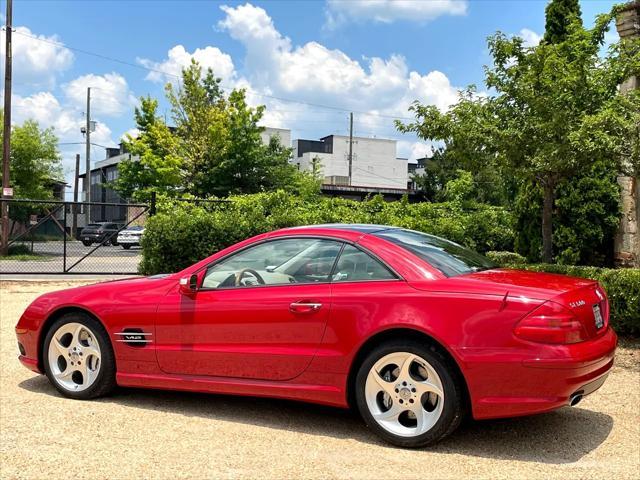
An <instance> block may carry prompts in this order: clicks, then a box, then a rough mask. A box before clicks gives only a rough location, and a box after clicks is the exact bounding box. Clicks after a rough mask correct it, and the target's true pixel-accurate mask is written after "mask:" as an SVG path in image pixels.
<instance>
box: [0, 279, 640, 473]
mask: <svg viewBox="0 0 640 480" xmlns="http://www.w3.org/2000/svg"><path fill="white" fill-rule="evenodd" d="M69 286H71V285H70V284H68V283H67V284H62V283H57V284H55V283H42V284H38V283H36V282H30V283H29V284H24V283H8V282H3V283H1V284H0V296H1V297H2V309H1V310H0V315H1V317H2V321H1V322H0V325H1V328H0V365H2V375H0V404H1V405H2V408H0V432H1V433H0V472H1V473H0V477H2V478H25V479H31V478H38V479H39V478H42V479H44V478H64V479H84V478H114V479H123V480H124V479H131V478H148V479H169V478H171V479H174V478H175V479H178V478H195V479H203V478H228V479H232V478H238V479H247V478H248V479H253V478H259V479H261V480H269V479H282V478H300V479H306V478H308V479H324V478H327V479H329V478H332V479H343V478H357V479H363V480H364V479H367V480H368V479H378V478H381V479H382V478H384V479H403V480H412V479H445V478H452V479H459V478H470V479H476V478H477V479H513V478H517V479H559V480H566V479H571V478H584V479H589V478H592V479H597V480H605V479H615V480H622V479H634V480H636V479H637V478H638V472H640V407H639V406H640V382H639V381H638V378H639V377H638V376H639V375H640V356H639V355H638V354H639V352H640V349H639V345H638V344H637V343H635V344H629V343H627V346H626V347H622V348H620V349H619V350H618V353H617V356H616V364H615V366H614V367H613V370H612V372H611V375H610V376H609V378H608V379H607V381H606V383H605V384H604V386H603V387H602V388H601V389H600V390H599V391H598V392H596V393H594V394H593V395H592V396H589V397H587V398H586V399H585V400H583V401H582V402H581V403H580V404H579V405H578V406H577V407H574V408H569V407H566V408H563V409H561V410H558V411H556V412H554V413H550V414H546V415H537V416H533V417H525V418H516V419H511V420H494V421H484V422H470V423H468V424H465V425H463V426H462V428H460V429H459V430H458V431H457V432H456V433H455V434H454V435H452V436H451V437H449V438H448V439H446V440H445V441H444V442H442V443H440V444H438V445H436V446H434V447H431V448H427V449H419V450H402V449H398V448H393V447H390V446H389V445H386V444H384V443H382V442H381V441H380V440H379V439H378V438H377V437H376V436H375V435H373V434H372V433H371V432H369V431H368V430H367V429H366V428H365V426H364V425H363V423H362V421H361V420H360V419H359V418H358V417H357V416H356V415H352V414H350V413H349V412H345V411H342V410H337V409H331V408H324V407H319V406H316V405H306V404H303V403H293V402H284V401H277V400H269V399H256V398H243V397H232V396H224V395H198V394H190V393H180V392H162V391H153V390H146V391H145V390H134V389H124V388H123V389H119V390H117V391H116V392H115V393H114V394H113V395H112V396H110V397H107V398H103V399H99V400H95V401H87V402H82V401H75V400H69V399H66V398H62V397H61V396H60V394H58V393H57V391H56V390H55V389H54V388H53V387H52V386H51V385H50V384H49V382H48V381H47V379H46V378H45V377H43V376H41V375H35V374H33V373H31V372H30V371H28V370H27V369H26V368H24V367H23V366H22V365H20V364H19V362H18V361H17V359H16V350H17V349H16V344H15V333H14V331H13V327H14V325H15V324H16V322H17V320H18V317H19V315H20V314H21V313H22V311H23V310H24V308H25V307H26V306H27V305H28V304H29V302H31V301H32V300H33V299H35V298H36V297H37V296H38V295H40V294H42V293H44V292H45V291H50V290H55V289H60V288H65V287H69ZM5 298H6V299H7V300H6V301H5Z"/></svg>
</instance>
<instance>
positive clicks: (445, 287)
mask: <svg viewBox="0 0 640 480" xmlns="http://www.w3.org/2000/svg"><path fill="white" fill-rule="evenodd" d="M595 283H596V282H595V281H593V280H588V279H584V278H576V277H568V276H566V275H557V274H554V273H542V272H531V271H527V270H511V269H505V268H498V269H491V270H485V271H482V272H475V273H469V274H466V275H459V276H457V277H450V278H446V279H442V280H436V281H425V282H416V284H414V287H415V288H418V289H420V290H431V291H434V290H442V291H450V292H454V291H457V292H460V293H471V294H473V293H477V294H489V295H502V296H504V295H506V294H507V293H508V294H509V296H525V297H528V298H532V299H538V300H549V299H552V298H555V297H557V296H558V295H561V294H563V293H566V292H570V291H575V290H578V289H581V288H584V287H589V286H593V285H594V284H595Z"/></svg>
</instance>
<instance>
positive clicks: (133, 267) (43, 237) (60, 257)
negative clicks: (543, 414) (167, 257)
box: [0, 199, 154, 275]
mask: <svg viewBox="0 0 640 480" xmlns="http://www.w3.org/2000/svg"><path fill="white" fill-rule="evenodd" d="M0 201H1V202H8V204H9V218H10V222H9V224H10V227H9V255H8V256H7V257H1V256H0V274H33V275H41V274H60V273H62V274H69V275H73V274H94V275H101V274H104V275H134V274H136V273H138V263H139V261H140V258H141V249H140V247H139V245H136V244H132V243H127V244H126V245H120V244H119V243H118V236H119V234H120V233H121V232H123V231H124V230H127V231H132V235H131V236H129V239H131V238H137V236H138V235H137V234H138V233H140V232H143V230H142V229H144V224H145V222H146V219H147V218H148V217H149V216H150V215H152V214H153V213H154V212H153V210H154V209H153V208H152V207H151V206H150V205H146V204H139V203H135V204H134V203H101V202H66V201H61V200H21V199H10V200H5V199H2V200H0ZM88 226H89V228H87V227H88ZM133 231H135V232H133ZM83 232H84V233H83ZM142 234H143V233H142ZM123 238H124V237H123V236H121V239H123Z"/></svg>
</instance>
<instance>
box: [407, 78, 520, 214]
mask: <svg viewBox="0 0 640 480" xmlns="http://www.w3.org/2000/svg"><path fill="white" fill-rule="evenodd" d="M486 103H487V99H486V97H484V96H480V95H478V93H477V92H476V89H475V87H474V86H470V87H468V88H467V89H466V90H464V91H462V92H460V98H459V102H458V103H457V104H456V107H455V108H452V109H450V110H449V111H447V112H441V111H440V110H439V109H438V108H437V107H435V106H433V105H420V104H417V103H416V104H414V105H413V107H412V108H411V109H412V110H413V111H414V112H415V114H416V117H417V118H420V119H424V121H421V122H415V123H411V124H408V125H404V124H401V123H398V124H397V125H398V129H399V130H400V131H401V132H415V133H417V134H418V136H419V137H421V138H423V139H433V140H436V141H438V142H439V143H441V144H442V146H440V147H439V148H436V150H435V151H434V154H433V157H432V158H431V159H429V160H428V161H427V162H426V164H425V173H424V174H423V175H417V176H415V177H414V180H415V181H416V184H417V185H418V186H419V187H420V188H421V189H422V190H423V191H424V194H425V196H426V197H427V198H429V199H431V200H433V201H436V202H438V201H444V200H445V197H446V195H445V186H446V184H447V182H449V181H451V180H454V179H456V178H458V177H459V171H460V170H466V171H468V172H471V173H472V177H473V182H474V188H473V195H474V197H475V199H476V201H479V202H483V203H490V204H493V205H508V204H509V203H510V201H511V200H512V199H513V195H514V193H513V192H514V182H513V178H512V177H511V176H510V175H508V174H505V173H504V172H503V170H504V167H503V165H502V164H500V163H499V162H498V157H497V152H496V150H495V148H494V147H493V146H492V145H491V144H490V143H488V140H489V139H488V138H487V131H486V130H487V126H488V125H490V124H491V122H492V121H493V117H492V116H491V111H490V110H489V109H488V108H487V105H486Z"/></svg>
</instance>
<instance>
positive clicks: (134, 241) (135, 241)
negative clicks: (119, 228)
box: [117, 237, 140, 245]
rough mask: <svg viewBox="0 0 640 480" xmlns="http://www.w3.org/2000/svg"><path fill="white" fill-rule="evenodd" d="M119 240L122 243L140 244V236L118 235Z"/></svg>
mask: <svg viewBox="0 0 640 480" xmlns="http://www.w3.org/2000/svg"><path fill="white" fill-rule="evenodd" d="M117 242H118V243H119V244H121V245H140V239H138V238H127V237H118V240H117Z"/></svg>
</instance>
